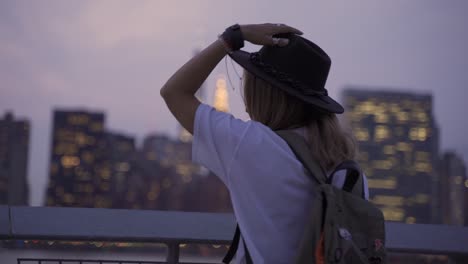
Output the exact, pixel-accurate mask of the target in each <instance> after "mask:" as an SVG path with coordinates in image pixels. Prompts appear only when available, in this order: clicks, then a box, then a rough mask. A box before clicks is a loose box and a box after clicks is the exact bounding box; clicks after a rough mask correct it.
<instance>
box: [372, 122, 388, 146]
mask: <svg viewBox="0 0 468 264" xmlns="http://www.w3.org/2000/svg"><path fill="white" fill-rule="evenodd" d="M389 137H390V131H389V129H388V127H387V126H376V127H375V134H374V138H375V141H377V142H378V141H382V140H385V139H388V138H389Z"/></svg>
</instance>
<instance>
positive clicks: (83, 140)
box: [75, 133, 88, 146]
mask: <svg viewBox="0 0 468 264" xmlns="http://www.w3.org/2000/svg"><path fill="white" fill-rule="evenodd" d="M75 141H76V143H77V144H78V145H81V146H82V145H85V144H86V143H87V142H88V139H87V137H86V135H85V134H83V133H77V134H76V136H75Z"/></svg>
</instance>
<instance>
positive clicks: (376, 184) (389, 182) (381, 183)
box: [367, 177, 397, 190]
mask: <svg viewBox="0 0 468 264" xmlns="http://www.w3.org/2000/svg"><path fill="white" fill-rule="evenodd" d="M367 184H368V186H369V188H372V189H388V190H394V189H396V187H397V181H396V178H395V177H391V178H390V179H367Z"/></svg>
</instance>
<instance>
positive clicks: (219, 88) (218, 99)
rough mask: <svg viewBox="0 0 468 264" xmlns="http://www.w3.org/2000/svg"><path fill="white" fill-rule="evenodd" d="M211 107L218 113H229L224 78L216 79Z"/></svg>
mask: <svg viewBox="0 0 468 264" xmlns="http://www.w3.org/2000/svg"><path fill="white" fill-rule="evenodd" d="M213 106H214V108H216V110H218V111H221V112H229V94H228V91H227V85H226V79H225V78H224V76H219V77H218V79H216V90H215V95H214V102H213Z"/></svg>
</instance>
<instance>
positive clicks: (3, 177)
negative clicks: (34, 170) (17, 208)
mask: <svg viewBox="0 0 468 264" xmlns="http://www.w3.org/2000/svg"><path fill="white" fill-rule="evenodd" d="M29 134H30V124H29V121H27V120H15V119H14V117H13V114H12V113H9V112H7V113H6V114H5V116H4V118H3V119H0V204H9V205H28V203H29V185H28V181H27V175H26V174H27V167H28V166H27V165H28V149H29Z"/></svg>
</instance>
